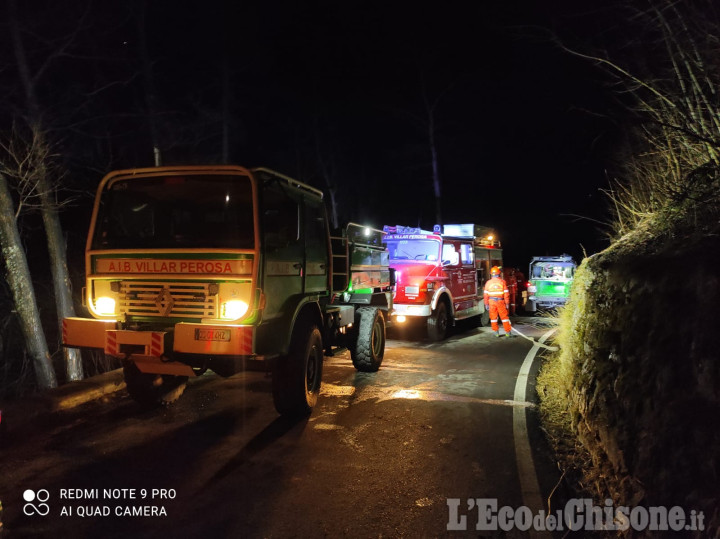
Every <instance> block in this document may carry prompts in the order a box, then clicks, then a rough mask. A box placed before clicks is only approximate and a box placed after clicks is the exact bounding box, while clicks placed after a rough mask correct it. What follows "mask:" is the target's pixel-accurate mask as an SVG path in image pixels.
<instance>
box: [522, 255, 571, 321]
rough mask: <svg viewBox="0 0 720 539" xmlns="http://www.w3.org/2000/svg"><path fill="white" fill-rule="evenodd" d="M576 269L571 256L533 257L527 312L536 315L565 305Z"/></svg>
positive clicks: (525, 306) (526, 305) (526, 304)
mask: <svg viewBox="0 0 720 539" xmlns="http://www.w3.org/2000/svg"><path fill="white" fill-rule="evenodd" d="M576 267H577V264H575V261H574V260H573V258H572V257H571V256H570V255H565V254H564V255H562V256H536V257H533V259H532V261H531V262H530V269H529V272H528V276H529V277H528V278H529V281H528V286H527V295H528V298H527V301H526V303H525V305H524V308H525V311H526V312H529V313H534V312H536V311H539V310H549V309H554V308H555V307H559V306H561V305H565V302H566V301H567V298H568V296H569V295H570V288H571V287H572V283H573V278H574V276H575V268H576Z"/></svg>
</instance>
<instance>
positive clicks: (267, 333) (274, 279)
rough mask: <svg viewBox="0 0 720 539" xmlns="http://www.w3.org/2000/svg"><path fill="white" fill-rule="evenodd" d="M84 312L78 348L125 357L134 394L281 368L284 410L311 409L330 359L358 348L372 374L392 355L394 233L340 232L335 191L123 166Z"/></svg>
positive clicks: (226, 172)
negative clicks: (390, 247)
mask: <svg viewBox="0 0 720 539" xmlns="http://www.w3.org/2000/svg"><path fill="white" fill-rule="evenodd" d="M85 258H86V260H85V263H86V264H85V265H86V284H85V288H84V289H83V305H84V306H85V307H87V310H88V311H89V314H90V315H91V316H92V318H79V317H75V318H66V319H65V320H64V321H63V343H64V345H65V346H69V347H78V348H88V349H97V350H103V351H104V352H105V354H107V355H109V356H113V357H116V358H119V359H120V360H121V361H122V364H123V369H124V374H125V381H126V383H127V388H128V391H129V393H130V395H131V396H132V397H133V398H134V399H135V400H137V401H138V402H140V403H142V404H146V405H150V404H155V403H168V402H172V401H173V400H175V399H176V398H178V397H179V396H180V395H181V394H182V392H183V390H184V388H185V385H186V382H187V380H188V378H190V377H194V376H198V375H200V374H202V373H204V372H205V371H206V370H207V369H211V370H213V371H215V372H216V373H217V374H219V375H221V376H230V375H232V374H235V373H237V372H239V371H241V370H243V369H245V368H251V367H253V366H255V367H256V368H257V367H260V368H266V369H268V370H272V373H273V379H272V388H273V400H274V403H275V407H276V409H277V410H278V412H280V413H281V414H286V415H296V414H302V413H308V412H309V411H310V410H311V409H312V407H313V406H314V404H315V402H316V400H317V396H318V393H319V390H320V384H321V379H322V364H323V355H324V354H325V355H328V354H332V353H334V352H335V351H337V350H338V349H339V348H348V349H349V350H350V355H351V358H352V361H353V364H354V365H355V367H356V368H357V369H358V370H361V371H370V372H372V371H376V370H378V368H380V365H381V363H382V359H383V355H384V349H385V320H386V319H387V314H388V311H389V310H390V309H391V307H392V283H391V281H390V270H389V267H388V255H387V252H386V250H385V248H384V246H383V243H382V231H380V230H375V229H372V228H368V227H364V226H360V225H356V224H349V225H348V226H347V227H346V228H345V229H344V230H343V231H342V232H340V233H338V234H337V235H335V236H333V235H331V233H330V229H329V227H328V220H327V216H326V212H325V206H324V204H323V195H322V192H321V191H319V190H317V189H315V188H313V187H311V186H309V185H305V184H303V183H301V182H298V181H296V180H294V179H292V178H289V177H287V176H284V175H282V174H279V173H277V172H274V171H272V170H268V169H263V168H255V169H247V168H243V167H237V166H188V167H158V168H147V169H134V170H121V171H116V172H111V173H110V174H108V175H107V176H105V178H104V179H103V180H102V182H101V183H100V186H99V187H98V191H97V196H96V200H95V206H94V209H93V214H92V220H91V224H90V231H89V234H88V240H87V248H86V255H85Z"/></svg>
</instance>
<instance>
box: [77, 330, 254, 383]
mask: <svg viewBox="0 0 720 539" xmlns="http://www.w3.org/2000/svg"><path fill="white" fill-rule="evenodd" d="M254 330H255V328H254V327H253V326H225V325H209V324H185V323H180V324H176V325H175V329H174V331H173V332H172V333H173V335H170V334H168V332H164V331H130V330H121V329H117V322H116V321H115V320H94V319H89V318H65V319H63V345H65V346H68V347H71V348H94V349H100V350H103V351H104V352H105V353H106V354H107V355H110V356H115V357H120V358H124V359H125V358H127V359H128V360H130V361H132V362H134V363H135V364H136V365H137V367H138V369H140V371H141V372H147V373H157V374H173V375H182V376H194V375H195V373H194V371H193V369H192V368H191V367H190V366H189V365H186V364H185V363H182V362H179V361H170V360H168V358H167V356H168V355H171V352H176V353H180V354H193V355H205V356H230V357H233V356H234V357H240V356H251V355H252V354H253V340H254V333H255V332H254ZM171 336H172V337H174V338H172V339H170V337H171Z"/></svg>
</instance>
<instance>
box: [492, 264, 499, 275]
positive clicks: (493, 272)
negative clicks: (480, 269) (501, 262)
mask: <svg viewBox="0 0 720 539" xmlns="http://www.w3.org/2000/svg"><path fill="white" fill-rule="evenodd" d="M490 275H497V276H498V277H499V276H500V268H499V267H498V266H493V267H492V269H491V270H490Z"/></svg>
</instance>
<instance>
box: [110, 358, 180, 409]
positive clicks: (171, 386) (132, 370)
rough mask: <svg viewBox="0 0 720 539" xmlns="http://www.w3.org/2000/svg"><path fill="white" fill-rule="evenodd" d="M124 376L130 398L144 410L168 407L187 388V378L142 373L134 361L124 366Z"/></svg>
mask: <svg viewBox="0 0 720 539" xmlns="http://www.w3.org/2000/svg"><path fill="white" fill-rule="evenodd" d="M123 375H124V376H125V384H126V385H127V390H128V393H129V394H130V397H132V399H133V400H134V401H135V402H137V403H138V404H139V405H140V406H142V407H144V408H152V407H155V406H159V405H162V406H167V405H169V404H172V403H173V402H175V401H176V400H178V399H179V398H180V395H182V394H183V392H184V391H185V388H186V387H187V381H188V377H187V376H172V375H168V374H162V375H161V374H149V373H145V372H140V369H138V368H137V365H135V363H133V362H132V361H126V362H124V364H123Z"/></svg>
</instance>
